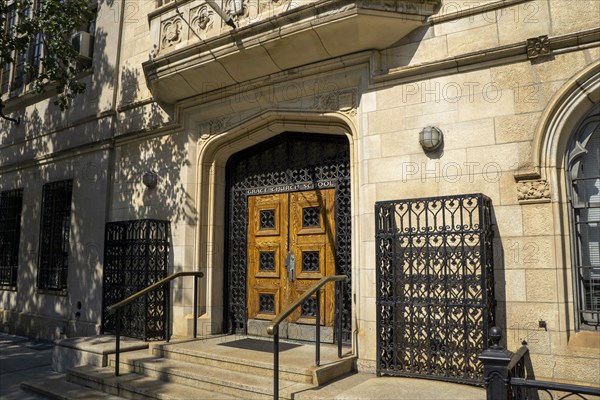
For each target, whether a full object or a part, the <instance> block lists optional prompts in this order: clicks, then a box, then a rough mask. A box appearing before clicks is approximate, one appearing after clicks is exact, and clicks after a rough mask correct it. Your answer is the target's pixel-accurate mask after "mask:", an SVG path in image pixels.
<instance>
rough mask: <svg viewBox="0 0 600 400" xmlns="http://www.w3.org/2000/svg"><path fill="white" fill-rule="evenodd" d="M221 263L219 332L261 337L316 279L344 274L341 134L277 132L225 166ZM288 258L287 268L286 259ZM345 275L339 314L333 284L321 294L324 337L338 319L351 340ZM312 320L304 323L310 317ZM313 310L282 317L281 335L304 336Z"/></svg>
mask: <svg viewBox="0 0 600 400" xmlns="http://www.w3.org/2000/svg"><path fill="white" fill-rule="evenodd" d="M226 238H227V239H226V245H227V251H226V254H227V259H226V263H227V268H226V273H225V280H226V284H225V288H226V290H225V293H224V296H225V304H226V307H225V316H224V321H225V324H226V326H225V327H224V329H225V330H226V331H227V332H229V333H241V334H251V335H252V334H254V335H261V334H263V333H264V332H266V326H267V325H268V323H269V322H270V320H271V319H272V318H273V317H274V316H275V315H276V314H277V312H278V311H280V310H282V309H283V308H284V307H285V306H287V305H288V304H290V303H291V302H293V301H294V299H295V298H297V296H299V295H301V294H302V293H303V291H304V290H306V289H307V288H309V287H310V286H312V284H314V283H315V282H316V281H317V280H318V279H320V278H321V277H323V276H328V275H333V274H345V275H347V276H349V277H350V278H351V251H350V247H351V211H350V157H349V145H348V141H347V139H346V138H345V137H341V136H334V135H314V134H305V133H289V132H288V133H283V134H281V135H279V136H277V137H275V138H272V139H270V140H267V141H265V142H263V143H260V144H258V145H255V146H253V147H251V148H248V149H246V150H243V151H241V152H239V153H236V154H234V155H233V156H232V157H231V158H230V159H229V161H228V163H227V210H226ZM289 257H295V259H296V270H295V273H294V272H292V271H291V270H290V269H289V268H287V267H286V260H288V259H289ZM351 282H352V281H351V280H350V282H348V283H347V284H346V285H347V286H346V287H345V290H344V297H343V299H342V301H343V312H342V313H341V315H338V314H337V313H336V312H335V311H334V310H335V307H334V306H335V304H334V302H335V300H334V299H335V298H336V294H335V293H334V292H333V290H334V289H333V286H332V287H331V288H329V289H327V290H326V292H325V293H323V294H324V298H325V307H322V309H323V311H322V315H321V317H322V319H321V321H323V324H324V326H323V329H324V330H325V336H326V337H327V336H331V338H332V339H333V337H334V335H333V326H337V324H335V322H336V321H338V318H341V319H342V337H343V340H344V341H350V337H351V335H350V334H351V318H350V316H351V301H350V300H351ZM311 320H312V321H311ZM311 323H312V324H313V326H314V307H313V305H312V304H311V302H310V301H309V302H306V303H305V305H304V306H303V307H302V309H301V310H300V311H298V312H297V313H296V314H295V315H292V317H291V319H290V320H288V325H287V337H289V338H294V339H304V340H311V335H314V328H313V329H311V330H309V329H304V327H305V326H306V325H307V324H311Z"/></svg>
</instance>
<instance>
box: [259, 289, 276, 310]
mask: <svg viewBox="0 0 600 400" xmlns="http://www.w3.org/2000/svg"><path fill="white" fill-rule="evenodd" d="M258 304H259V307H258V309H259V312H261V313H265V314H275V295H274V294H270V293H268V294H262V293H261V294H260V295H258Z"/></svg>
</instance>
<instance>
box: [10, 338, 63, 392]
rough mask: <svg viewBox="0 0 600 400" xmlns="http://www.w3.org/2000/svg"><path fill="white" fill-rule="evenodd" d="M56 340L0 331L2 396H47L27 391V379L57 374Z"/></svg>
mask: <svg viewBox="0 0 600 400" xmlns="http://www.w3.org/2000/svg"><path fill="white" fill-rule="evenodd" d="M53 346H54V345H53V343H52V342H43V341H37V340H32V339H28V338H24V337H19V336H12V335H7V334H4V333H0V399H2V400H39V399H46V397H43V396H39V395H36V394H33V393H29V392H25V391H23V390H21V389H20V387H19V385H20V384H21V382H23V381H30V380H33V379H41V378H47V377H49V376H52V375H56V372H54V371H52V348H53Z"/></svg>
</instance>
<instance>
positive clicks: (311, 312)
mask: <svg viewBox="0 0 600 400" xmlns="http://www.w3.org/2000/svg"><path fill="white" fill-rule="evenodd" d="M300 315H301V316H302V317H308V318H316V317H317V296H316V295H315V296H311V297H309V298H308V299H306V300H304V303H302V306H301V314H300Z"/></svg>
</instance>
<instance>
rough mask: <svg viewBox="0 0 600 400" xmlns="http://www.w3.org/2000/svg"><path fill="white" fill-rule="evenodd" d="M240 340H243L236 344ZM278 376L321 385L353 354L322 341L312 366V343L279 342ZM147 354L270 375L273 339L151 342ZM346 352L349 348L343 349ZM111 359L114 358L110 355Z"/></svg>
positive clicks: (350, 362)
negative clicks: (342, 354)
mask: <svg viewBox="0 0 600 400" xmlns="http://www.w3.org/2000/svg"><path fill="white" fill-rule="evenodd" d="M239 342H243V344H242V345H239V344H238V343H239ZM257 349H259V350H257ZM280 349H281V351H280V355H279V365H280V367H279V377H280V379H283V380H288V381H293V382H301V383H312V384H314V385H323V384H324V383H327V382H329V381H331V380H333V379H336V378H338V377H340V376H342V375H347V374H349V373H350V372H351V371H352V370H353V368H354V364H355V360H356V359H355V357H353V356H351V355H350V356H346V357H344V358H341V359H340V358H338V354H337V351H338V350H337V346H332V345H327V344H321V365H320V366H318V367H317V366H316V365H315V344H314V343H310V344H298V343H287V342H281V343H280ZM149 350H150V354H152V355H153V356H156V357H162V358H168V359H173V360H180V361H185V362H189V363H193V364H200V365H206V366H211V367H215V368H219V369H222V370H229V371H242V372H245V373H250V374H253V375H260V376H268V377H272V376H273V353H272V341H270V340H264V339H255V338H248V337H242V338H241V339H240V337H236V336H222V337H215V338H210V339H198V340H189V339H187V340H182V341H174V342H170V343H165V342H161V343H153V344H151V345H150V349H149ZM344 350H345V351H348V349H344ZM111 359H114V357H112V358H111Z"/></svg>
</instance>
